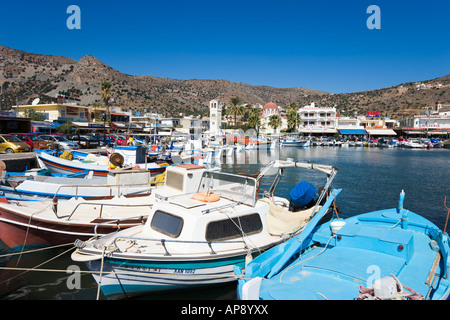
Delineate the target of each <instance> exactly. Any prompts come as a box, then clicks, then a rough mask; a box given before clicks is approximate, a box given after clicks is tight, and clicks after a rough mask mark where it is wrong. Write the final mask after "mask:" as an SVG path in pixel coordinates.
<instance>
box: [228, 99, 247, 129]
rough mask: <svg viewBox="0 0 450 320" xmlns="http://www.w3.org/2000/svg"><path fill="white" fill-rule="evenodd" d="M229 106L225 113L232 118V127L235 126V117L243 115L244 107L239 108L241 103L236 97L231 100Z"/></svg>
mask: <svg viewBox="0 0 450 320" xmlns="http://www.w3.org/2000/svg"><path fill="white" fill-rule="evenodd" d="M230 103H231V105H228V106H227V113H228V114H232V115H233V116H234V125H235V126H236V119H237V115H238V114H239V115H242V114H244V107H242V106H241V104H242V101H241V99H239V98H238V97H234V98H231V100H230Z"/></svg>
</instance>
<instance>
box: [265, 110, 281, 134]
mask: <svg viewBox="0 0 450 320" xmlns="http://www.w3.org/2000/svg"><path fill="white" fill-rule="evenodd" d="M268 124H269V126H271V127H272V128H273V133H276V130H277V128H278V127H279V126H280V125H281V117H280V116H279V115H277V114H273V115H271V116H270V118H269V123H268Z"/></svg>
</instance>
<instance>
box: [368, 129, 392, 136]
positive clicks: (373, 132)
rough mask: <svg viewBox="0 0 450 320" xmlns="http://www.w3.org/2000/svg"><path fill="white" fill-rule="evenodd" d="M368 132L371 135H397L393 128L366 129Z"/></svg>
mask: <svg viewBox="0 0 450 320" xmlns="http://www.w3.org/2000/svg"><path fill="white" fill-rule="evenodd" d="M366 131H367V133H368V134H370V135H371V136H396V135H397V134H396V133H395V131H394V130H392V129H366Z"/></svg>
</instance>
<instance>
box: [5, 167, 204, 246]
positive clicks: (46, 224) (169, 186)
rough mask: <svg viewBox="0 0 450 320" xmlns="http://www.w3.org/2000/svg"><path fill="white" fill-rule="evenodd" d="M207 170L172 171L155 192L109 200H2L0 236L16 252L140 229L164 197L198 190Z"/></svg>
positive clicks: (181, 168)
mask: <svg viewBox="0 0 450 320" xmlns="http://www.w3.org/2000/svg"><path fill="white" fill-rule="evenodd" d="M204 170H205V168H204V167H201V166H196V165H180V166H176V167H168V169H167V171H166V172H165V184H164V185H163V186H161V187H154V188H152V190H151V193H150V194H148V193H146V194H139V195H120V196H115V197H113V198H108V199H96V198H94V199H93V198H89V199H86V198H83V197H80V196H78V197H74V198H71V199H69V200H65V201H59V199H58V198H54V199H53V200H49V201H11V202H6V201H5V200H4V198H2V199H3V201H0V234H1V239H2V241H3V242H4V243H5V244H6V245H7V246H9V247H10V248H12V249H17V250H20V249H21V248H22V247H27V246H49V245H61V244H67V243H73V242H74V241H75V240H77V239H84V240H87V239H89V238H91V237H93V236H95V235H100V234H103V235H104V234H108V233H110V232H114V231H117V230H118V229H123V228H128V227H131V226H136V225H139V224H140V223H141V222H142V221H145V219H146V217H147V215H148V214H149V213H150V209H151V207H152V205H153V204H154V202H155V197H156V194H155V191H156V190H157V191H158V194H159V195H160V196H167V197H168V196H174V195H177V194H180V193H186V192H190V191H194V190H197V188H198V184H199V182H200V178H201V175H202V173H203V171H204Z"/></svg>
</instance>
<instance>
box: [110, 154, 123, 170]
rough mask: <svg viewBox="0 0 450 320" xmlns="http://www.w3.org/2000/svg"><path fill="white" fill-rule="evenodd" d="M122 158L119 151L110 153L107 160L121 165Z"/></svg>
mask: <svg viewBox="0 0 450 320" xmlns="http://www.w3.org/2000/svg"><path fill="white" fill-rule="evenodd" d="M123 160H124V159H123V156H122V155H121V154H120V153H116V152H114V153H113V154H111V156H110V157H109V162H111V163H112V164H113V165H115V166H116V167H117V166H121V165H123Z"/></svg>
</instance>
